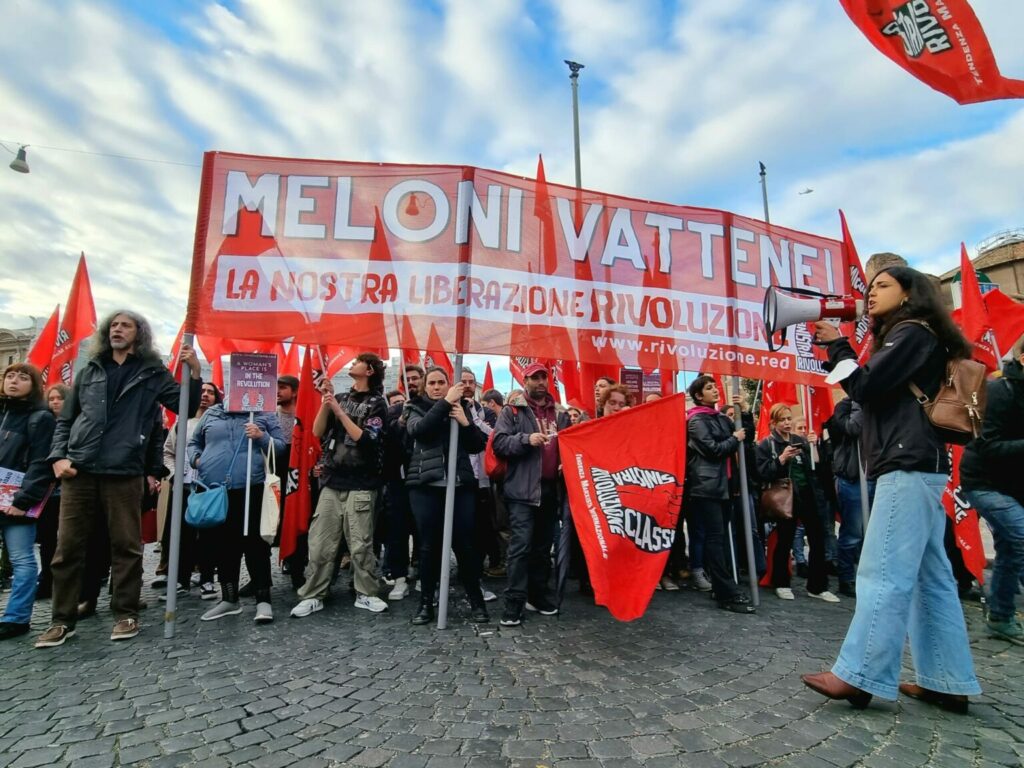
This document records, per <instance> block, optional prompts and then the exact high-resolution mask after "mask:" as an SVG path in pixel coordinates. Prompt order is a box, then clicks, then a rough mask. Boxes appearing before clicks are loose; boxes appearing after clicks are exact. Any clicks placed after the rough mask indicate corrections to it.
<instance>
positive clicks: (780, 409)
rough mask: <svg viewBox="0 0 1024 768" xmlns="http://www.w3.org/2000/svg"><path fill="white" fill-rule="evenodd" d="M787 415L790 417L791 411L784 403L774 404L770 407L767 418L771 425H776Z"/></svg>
mask: <svg viewBox="0 0 1024 768" xmlns="http://www.w3.org/2000/svg"><path fill="white" fill-rule="evenodd" d="M787 413H788V414H789V415H790V416H792V415H793V409H792V408H790V407H789V406H788V405H786V404H785V403H776V404H775V405H773V406H772V409H771V410H770V411H768V418H770V419H771V421H772V424H778V423H779V422H780V421H782V420H783V419H784V418H785V417H786V414H787Z"/></svg>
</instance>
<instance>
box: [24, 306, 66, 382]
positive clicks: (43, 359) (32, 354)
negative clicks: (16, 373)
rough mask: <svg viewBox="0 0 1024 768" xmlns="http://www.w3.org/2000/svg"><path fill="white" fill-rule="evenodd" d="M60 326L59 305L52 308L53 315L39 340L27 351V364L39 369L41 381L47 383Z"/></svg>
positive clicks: (40, 334)
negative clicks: (41, 376)
mask: <svg viewBox="0 0 1024 768" xmlns="http://www.w3.org/2000/svg"><path fill="white" fill-rule="evenodd" d="M59 324H60V304H58V305H57V306H56V307H54V308H53V314H52V315H50V319H49V320H47V321H46V325H44V326H43V330H42V331H41V332H40V333H39V338H37V339H36V343H35V344H33V345H32V349H30V350H29V351H28V362H29V363H30V364H31V365H34V366H35V367H36V368H38V369H39V372H40V373H41V374H42V375H43V381H47V379H48V377H49V375H50V362H51V361H52V360H53V349H54V347H55V346H57V328H58V327H59Z"/></svg>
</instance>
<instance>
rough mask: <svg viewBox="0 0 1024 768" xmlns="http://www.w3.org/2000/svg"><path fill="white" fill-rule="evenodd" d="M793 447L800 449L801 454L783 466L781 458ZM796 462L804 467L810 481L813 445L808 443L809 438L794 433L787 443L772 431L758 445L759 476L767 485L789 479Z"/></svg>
mask: <svg viewBox="0 0 1024 768" xmlns="http://www.w3.org/2000/svg"><path fill="white" fill-rule="evenodd" d="M791 445H792V446H795V447H797V448H799V449H800V453H799V454H798V455H797V456H794V457H793V458H792V459H791V460H790V461H789V463H787V464H783V463H782V462H781V461H779V456H781V455H782V452H783V451H784V450H786V448H788V447H789V446H791ZM773 448H774V452H773V450H772V449H773ZM794 461H795V462H799V463H800V464H801V465H802V466H803V467H804V471H805V472H806V473H807V477H808V479H809V480H810V478H811V444H810V443H809V442H807V438H805V437H802V436H800V435H797V434H795V433H794V434H791V435H790V436H789V442H788V443H787V442H786V441H785V440H783V439H782V438H781V437H779V435H778V434H777V433H776V432H774V431H772V432H770V433H769V434H768V437H766V438H765V439H764V440H762V441H761V442H760V443H758V444H757V474H758V475H759V476H760V477H761V480H762V481H764V482H765V483H770V482H771V481H772V480H778V479H780V478H783V477H789V476H790V471H791V470H792V468H793V462H794Z"/></svg>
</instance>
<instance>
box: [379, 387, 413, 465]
mask: <svg viewBox="0 0 1024 768" xmlns="http://www.w3.org/2000/svg"><path fill="white" fill-rule="evenodd" d="M407 405H408V403H399V404H397V405H389V406H388V410H387V415H386V417H385V419H384V479H385V480H387V481H388V482H392V481H401V480H402V479H403V478H404V477H405V475H406V472H407V470H408V469H409V451H410V448H411V446H410V445H409V437H408V435H407V434H406V431H405V408H406V406H407Z"/></svg>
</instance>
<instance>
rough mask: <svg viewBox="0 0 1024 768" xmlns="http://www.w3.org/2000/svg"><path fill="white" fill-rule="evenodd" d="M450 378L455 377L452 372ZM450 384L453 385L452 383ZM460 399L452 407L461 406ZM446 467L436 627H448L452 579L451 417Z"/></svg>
mask: <svg viewBox="0 0 1024 768" xmlns="http://www.w3.org/2000/svg"><path fill="white" fill-rule="evenodd" d="M454 368H455V370H456V371H461V370H462V353H461V352H456V353H455V363H454ZM452 378H453V379H454V378H455V375H454V373H453V374H452ZM452 386H455V385H454V384H452ZM461 407H462V400H461V399H460V400H459V401H458V402H457V403H455V405H453V406H452V408H461ZM448 430H449V432H448V467H447V469H446V475H445V489H444V534H443V535H442V537H441V584H440V595H439V596H438V600H437V628H438V629H447V628H448V587H449V585H450V584H451V579H452V527H453V525H454V521H455V480H456V475H457V474H458V473H457V471H456V468H457V467H458V459H459V422H457V421H456V420H455V419H451V425H450V426H449V427H448ZM467 565H468V564H467V563H459V568H465V567H466V566H467ZM424 597H425V599H428V600H433V599H434V596H433V595H425V596H424Z"/></svg>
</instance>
